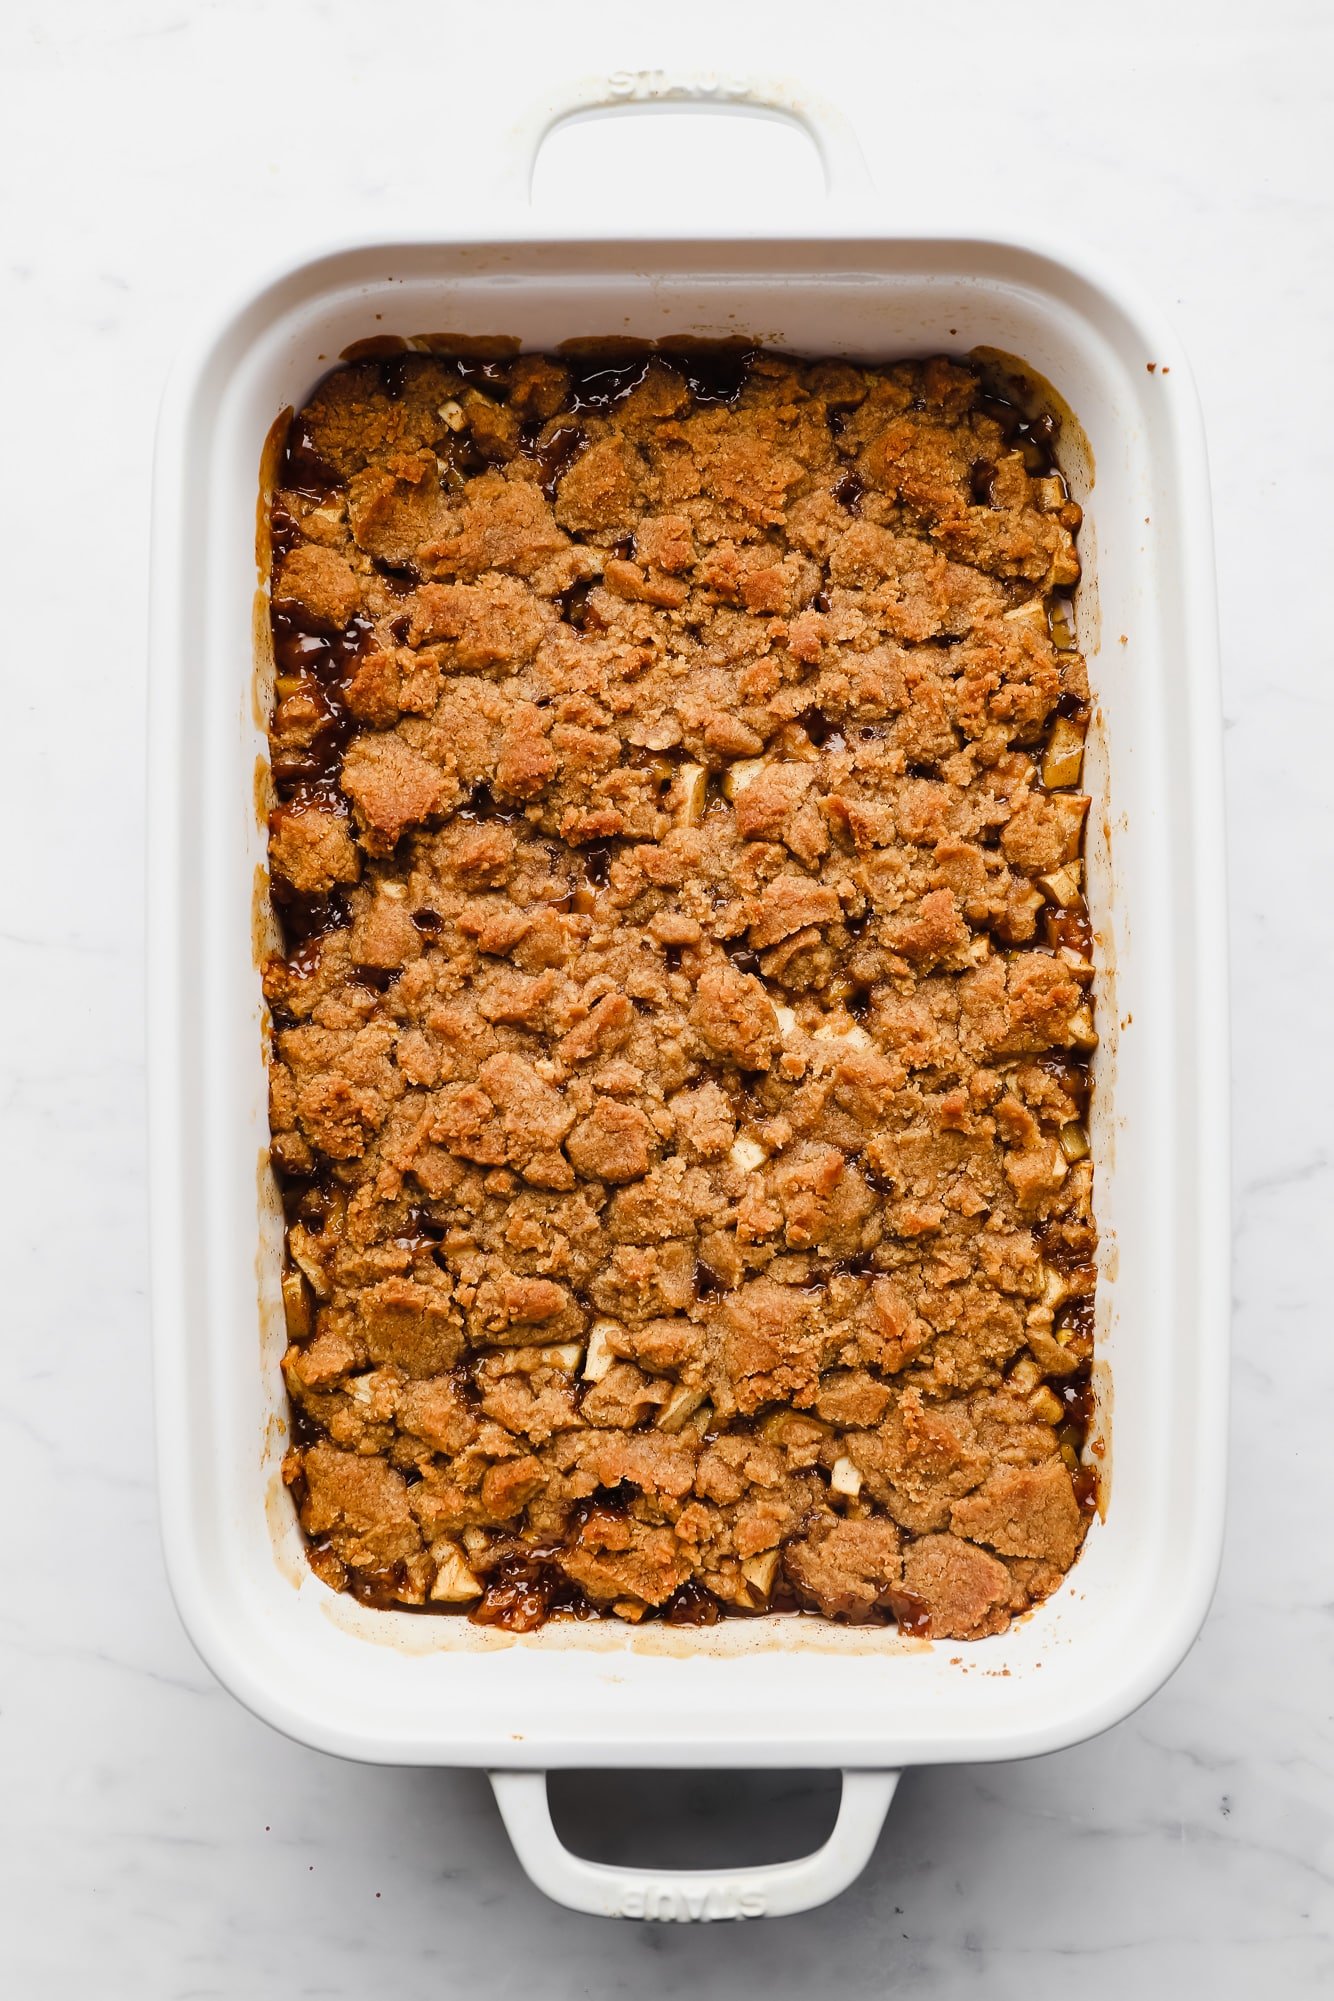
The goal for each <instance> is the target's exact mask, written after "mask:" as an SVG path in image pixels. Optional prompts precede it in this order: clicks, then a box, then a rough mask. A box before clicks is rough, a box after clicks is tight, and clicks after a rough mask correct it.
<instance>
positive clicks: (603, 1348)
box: [584, 1320, 621, 1383]
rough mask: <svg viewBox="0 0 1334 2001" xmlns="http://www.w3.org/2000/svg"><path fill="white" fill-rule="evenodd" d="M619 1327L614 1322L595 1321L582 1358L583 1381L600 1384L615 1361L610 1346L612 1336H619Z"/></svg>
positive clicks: (613, 1352)
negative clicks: (586, 1349) (586, 1350)
mask: <svg viewBox="0 0 1334 2001" xmlns="http://www.w3.org/2000/svg"><path fill="white" fill-rule="evenodd" d="M620 1331H621V1329H620V1325H619V1323H618V1322H617V1321H615V1320H595V1321H594V1322H593V1325H592V1327H591V1329H590V1330H589V1335H588V1353H587V1354H586V1355H585V1356H584V1381H585V1382H586V1383H600V1382H601V1381H602V1378H603V1377H604V1376H605V1375H606V1373H607V1371H608V1369H609V1368H610V1367H611V1365H612V1363H613V1362H614V1361H615V1360H616V1355H615V1351H614V1350H613V1348H612V1346H611V1337H612V1335H613V1334H619V1333H620Z"/></svg>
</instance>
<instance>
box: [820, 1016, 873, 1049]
mask: <svg viewBox="0 0 1334 2001" xmlns="http://www.w3.org/2000/svg"><path fill="white" fill-rule="evenodd" d="M813 1040H814V1041H816V1042H836V1043H837V1044H838V1045H839V1047H840V1048H841V1049H869V1048H870V1046H871V1038H870V1036H869V1035H868V1034H867V1033H866V1030H865V1029H864V1028H863V1027H862V1025H861V1023H860V1022H857V1021H846V1022H843V1021H840V1020H839V1019H838V1017H837V1015H831V1016H827V1017H826V1018H825V1020H824V1021H822V1022H821V1023H820V1026H819V1027H818V1028H817V1029H816V1031H815V1035H814V1037H813Z"/></svg>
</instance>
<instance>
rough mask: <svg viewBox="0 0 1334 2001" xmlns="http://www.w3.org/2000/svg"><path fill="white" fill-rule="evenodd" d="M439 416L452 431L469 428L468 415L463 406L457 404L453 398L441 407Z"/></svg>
mask: <svg viewBox="0 0 1334 2001" xmlns="http://www.w3.org/2000/svg"><path fill="white" fill-rule="evenodd" d="M437 414H438V415H439V417H440V418H441V420H442V421H443V422H444V423H446V424H448V426H449V428H450V430H451V431H462V430H465V429H466V428H467V423H468V417H467V413H466V411H465V410H464V408H463V405H462V404H461V403H456V402H455V400H454V398H453V397H452V396H451V397H450V399H449V401H448V402H447V403H442V404H441V405H440V409H439V411H438V413H437Z"/></svg>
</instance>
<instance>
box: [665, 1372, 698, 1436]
mask: <svg viewBox="0 0 1334 2001" xmlns="http://www.w3.org/2000/svg"><path fill="white" fill-rule="evenodd" d="M704 1396H705V1392H704V1391H703V1390H692V1389H687V1387H686V1385H685V1384H684V1383H678V1384H677V1386H676V1388H675V1389H674V1390H673V1391H672V1393H671V1395H670V1396H669V1397H668V1399H667V1401H666V1403H665V1404H664V1405H663V1407H662V1409H661V1410H660V1411H659V1412H658V1430H659V1431H679V1430H680V1429H681V1426H682V1425H683V1424H684V1423H685V1422H686V1421H687V1419H689V1418H692V1417H693V1416H694V1415H695V1412H696V1411H697V1410H698V1409H699V1407H700V1405H701V1404H702V1403H703V1401H704Z"/></svg>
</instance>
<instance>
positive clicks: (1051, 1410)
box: [1028, 1383, 1065, 1424]
mask: <svg viewBox="0 0 1334 2001" xmlns="http://www.w3.org/2000/svg"><path fill="white" fill-rule="evenodd" d="M1028 1408H1029V1409H1030V1410H1031V1411H1032V1413H1033V1415H1034V1417H1035V1418H1036V1419H1037V1420H1038V1423H1039V1424H1059V1423H1060V1422H1061V1419H1062V1418H1063V1417H1064V1416H1065V1406H1064V1405H1063V1404H1062V1402H1061V1399H1060V1398H1059V1397H1058V1396H1057V1395H1056V1392H1055V1391H1054V1390H1051V1389H1048V1387H1047V1385H1046V1383H1044V1384H1043V1385H1042V1387H1041V1389H1037V1390H1034V1392H1033V1394H1032V1396H1031V1397H1030V1398H1029V1399H1028Z"/></svg>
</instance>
